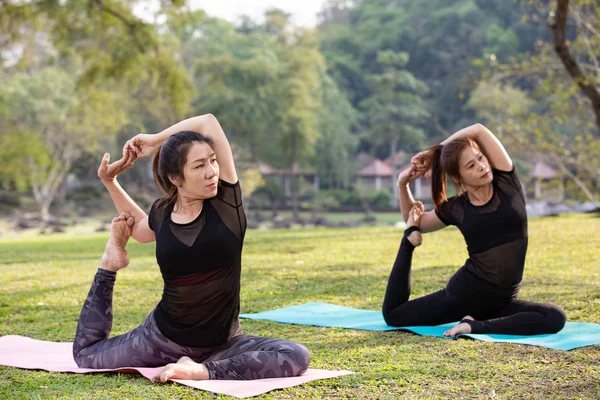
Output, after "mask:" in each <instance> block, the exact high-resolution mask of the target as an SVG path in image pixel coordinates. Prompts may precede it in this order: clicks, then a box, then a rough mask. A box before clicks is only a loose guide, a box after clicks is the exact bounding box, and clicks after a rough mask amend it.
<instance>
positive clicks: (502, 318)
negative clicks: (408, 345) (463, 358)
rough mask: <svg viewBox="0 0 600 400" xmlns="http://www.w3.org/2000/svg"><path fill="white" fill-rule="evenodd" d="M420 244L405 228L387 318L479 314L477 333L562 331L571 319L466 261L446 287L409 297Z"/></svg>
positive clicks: (442, 319)
mask: <svg viewBox="0 0 600 400" xmlns="http://www.w3.org/2000/svg"><path fill="white" fill-rule="evenodd" d="M414 249H415V247H414V246H413V245H412V244H411V243H410V242H409V241H408V239H407V236H406V234H405V235H404V237H403V238H402V241H401V243H400V249H399V250H398V256H397V257H396V262H395V263H394V267H393V269H392V273H391V274H390V279H389V281H388V285H387V290H386V292H385V298H384V300H383V318H384V319H385V322H386V323H387V324H388V325H390V326H419V325H421V326H432V325H440V324H445V323H448V322H453V321H459V320H460V319H461V318H463V317H464V316H466V315H470V316H472V317H473V318H475V321H472V322H468V323H469V325H471V329H472V332H473V333H499V334H507V335H537V334H543V333H556V332H558V331H560V330H561V329H562V328H563V326H564V325H565V322H566V320H567V317H566V315H565V313H564V311H563V310H562V309H560V308H559V307H557V306H555V305H552V304H540V303H533V302H529V301H522V300H517V294H518V287H517V288H501V287H498V286H496V285H493V284H491V283H489V282H487V281H485V280H483V279H481V278H479V277H478V276H476V275H475V274H473V273H472V272H470V271H468V270H467V268H466V267H464V266H463V267H462V268H460V269H459V270H458V271H457V272H456V273H455V274H454V276H452V278H450V281H449V282H448V284H447V285H446V288H445V289H442V290H439V291H437V292H435V293H431V294H428V295H426V296H423V297H420V298H418V299H414V300H410V301H409V300H408V299H409V297H410V269H411V262H412V255H413V251H414Z"/></svg>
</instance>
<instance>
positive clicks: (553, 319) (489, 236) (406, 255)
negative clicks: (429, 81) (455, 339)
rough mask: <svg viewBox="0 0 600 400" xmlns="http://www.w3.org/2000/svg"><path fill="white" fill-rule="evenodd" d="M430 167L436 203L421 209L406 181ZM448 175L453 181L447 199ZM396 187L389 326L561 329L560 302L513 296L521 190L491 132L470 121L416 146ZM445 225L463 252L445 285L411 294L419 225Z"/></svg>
mask: <svg viewBox="0 0 600 400" xmlns="http://www.w3.org/2000/svg"><path fill="white" fill-rule="evenodd" d="M429 171H431V178H432V184H431V187H432V197H433V201H434V203H435V210H432V211H428V212H424V209H423V205H422V204H421V203H420V202H416V201H415V200H414V198H413V196H412V194H411V192H410V188H409V183H410V182H411V181H413V180H414V179H416V178H418V177H419V176H423V175H424V174H425V173H427V172H429ZM446 175H447V176H449V177H450V178H451V179H452V181H454V183H455V184H456V185H457V186H458V188H459V190H458V192H459V194H457V195H456V196H454V197H451V198H450V199H446ZM398 186H399V187H400V208H401V211H402V215H403V217H404V220H405V221H406V222H407V229H406V230H405V232H404V236H403V238H402V241H401V244H400V249H399V251H398V255H397V257H396V261H395V263H394V267H393V269H392V272H391V274H390V279H389V282H388V285H387V290H386V293H385V298H384V301H383V316H384V318H385V321H386V323H387V324H388V325H391V326H415V325H428V326H430V325H439V324H444V323H448V322H452V321H457V320H460V323H459V324H458V325H456V326H455V327H454V328H452V329H450V330H448V331H447V332H446V333H445V335H446V336H456V335H458V334H463V333H499V334H515V335H535V334H542V333H556V332H558V331H560V330H561V329H562V328H563V326H564V324H565V322H566V316H565V313H564V312H563V310H561V309H560V308H559V307H556V306H554V305H551V304H538V303H532V302H528V301H522V300H518V299H517V297H518V294H519V287H520V284H521V278H522V276H523V268H524V265H525V253H526V252H527V214H526V210H525V196H524V194H523V191H522V188H521V184H520V182H519V178H518V176H517V172H516V171H515V168H514V165H513V162H512V160H511V159H510V157H509V156H508V154H507V153H506V150H505V149H504V146H502V144H501V143H500V141H499V140H498V139H497V138H496V136H494V134H493V133H492V132H490V131H489V130H488V129H487V128H486V127H485V126H483V125H481V124H476V125H473V126H470V127H467V128H464V129H462V130H460V131H458V132H456V133H455V134H453V135H452V136H450V137H449V138H448V139H447V140H445V141H444V142H442V143H441V144H439V145H436V146H433V147H431V148H429V149H428V150H425V151H423V152H420V153H419V154H417V155H416V156H414V157H413V159H412V163H411V166H410V168H408V169H406V170H405V171H403V172H402V173H401V174H400V177H399V178H398ZM461 192H462V193H461ZM448 225H456V226H457V227H458V229H459V230H460V231H461V233H462V234H463V236H464V238H465V241H466V243H467V248H468V251H469V258H468V259H467V261H466V263H465V265H464V266H463V267H462V268H460V269H459V270H458V271H457V272H456V273H455V274H454V276H453V277H452V278H451V279H450V281H449V282H448V284H447V285H446V288H445V289H442V290H440V291H438V292H435V293H432V294H429V295H427V296H423V297H421V298H418V299H414V300H410V301H409V297H410V270H411V262H412V254H413V251H414V249H415V247H417V246H419V245H420V244H421V232H423V233H425V232H432V231H436V230H439V229H442V228H444V227H446V226H448Z"/></svg>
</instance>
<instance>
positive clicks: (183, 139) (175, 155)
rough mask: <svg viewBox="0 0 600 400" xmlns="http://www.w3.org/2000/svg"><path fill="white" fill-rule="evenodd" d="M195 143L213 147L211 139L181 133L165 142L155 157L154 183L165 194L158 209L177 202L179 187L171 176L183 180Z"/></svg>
mask: <svg viewBox="0 0 600 400" xmlns="http://www.w3.org/2000/svg"><path fill="white" fill-rule="evenodd" d="M194 142H204V143H207V144H208V145H209V146H210V147H212V140H210V138H208V137H206V136H204V135H202V134H200V133H198V132H193V131H181V132H177V133H175V134H173V135H171V136H170V137H169V138H168V139H167V140H165V142H164V143H163V144H162V146H160V150H159V151H158V152H157V153H156V155H155V156H154V161H153V163H152V172H153V173H154V181H155V182H156V186H157V187H158V189H159V190H161V191H162V192H163V193H164V194H165V195H164V196H163V197H161V198H160V199H159V200H158V202H157V203H156V207H157V208H159V209H160V208H161V207H166V206H167V205H168V204H170V203H174V202H175V200H177V186H175V185H174V184H173V183H172V182H171V180H170V179H169V175H171V176H174V177H177V178H179V179H181V180H183V166H184V165H185V163H186V161H187V155H188V151H189V150H190V147H192V144H194Z"/></svg>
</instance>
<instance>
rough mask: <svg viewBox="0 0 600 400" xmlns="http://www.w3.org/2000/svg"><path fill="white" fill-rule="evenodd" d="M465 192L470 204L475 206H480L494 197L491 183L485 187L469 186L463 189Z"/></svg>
mask: <svg viewBox="0 0 600 400" xmlns="http://www.w3.org/2000/svg"><path fill="white" fill-rule="evenodd" d="M465 189H466V191H467V195H468V196H469V201H470V202H471V204H473V205H475V206H480V205H483V204H485V203H487V202H488V201H490V199H491V198H492V196H493V195H494V187H493V186H492V184H491V182H490V183H488V184H487V185H483V186H470V187H466V188H465Z"/></svg>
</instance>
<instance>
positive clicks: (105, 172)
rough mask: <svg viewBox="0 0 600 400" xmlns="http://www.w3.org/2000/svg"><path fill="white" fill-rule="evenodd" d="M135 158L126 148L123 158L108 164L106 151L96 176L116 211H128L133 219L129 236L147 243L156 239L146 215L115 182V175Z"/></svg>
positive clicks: (108, 156) (108, 157) (128, 165)
mask: <svg viewBox="0 0 600 400" xmlns="http://www.w3.org/2000/svg"><path fill="white" fill-rule="evenodd" d="M135 159H136V156H135V154H134V153H133V152H132V151H129V150H127V151H125V152H124V154H123V158H121V159H120V160H118V161H115V162H114V163H112V164H108V162H109V160H110V154H108V153H106V154H104V157H102V162H101V163H100V167H99V168H98V177H99V178H100V180H101V181H102V183H103V184H104V186H105V187H106V189H107V190H108V193H109V194H110V197H111V199H112V201H113V203H114V204H115V207H116V208H117V211H118V212H119V213H122V212H128V213H130V214H131V216H132V217H133V219H134V220H135V224H134V225H133V230H132V232H131V236H133V238H134V239H135V240H137V241H138V242H140V243H148V242H153V241H154V240H156V237H155V236H154V232H153V231H152V229H150V226H149V225H148V216H147V215H146V213H145V212H144V210H142V209H141V208H140V207H139V206H138V205H137V204H136V203H135V201H133V199H132V198H131V197H130V196H129V195H128V194H127V192H125V190H124V189H123V188H122V187H121V185H119V182H117V175H118V174H120V173H121V172H123V171H125V170H126V169H127V168H129V167H130V166H131V165H133V162H134V161H135Z"/></svg>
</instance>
